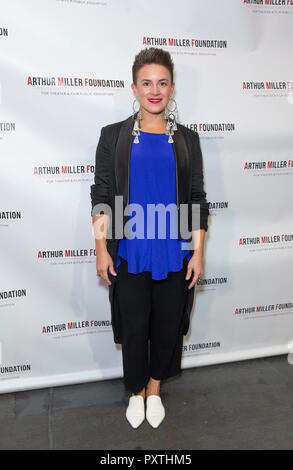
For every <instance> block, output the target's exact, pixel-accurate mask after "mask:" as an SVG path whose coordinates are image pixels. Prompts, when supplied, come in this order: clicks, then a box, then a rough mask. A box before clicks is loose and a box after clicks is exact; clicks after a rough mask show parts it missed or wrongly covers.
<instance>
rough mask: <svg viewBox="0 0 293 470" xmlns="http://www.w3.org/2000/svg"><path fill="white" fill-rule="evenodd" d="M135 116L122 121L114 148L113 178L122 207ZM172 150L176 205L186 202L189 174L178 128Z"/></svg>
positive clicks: (187, 160) (188, 163)
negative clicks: (174, 168) (120, 196)
mask: <svg viewBox="0 0 293 470" xmlns="http://www.w3.org/2000/svg"><path fill="white" fill-rule="evenodd" d="M134 120H135V115H132V116H130V117H129V118H127V119H126V120H125V121H123V123H122V125H121V128H120V131H119V136H118V140H117V144H116V148H115V156H114V160H115V177H116V188H117V193H118V194H119V195H123V204H124V207H125V206H126V205H127V204H129V200H128V197H129V164H130V155H131V147H132V139H133V136H132V129H133V125H134ZM172 137H173V144H172V145H173V150H174V155H175V161H176V178H177V180H176V188H177V204H178V205H179V204H183V203H187V202H188V181H189V174H190V158H189V154H188V149H187V145H186V142H185V138H184V135H183V134H182V132H181V130H180V127H179V126H178V129H177V131H174V134H173V136H172Z"/></svg>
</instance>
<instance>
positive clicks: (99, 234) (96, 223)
mask: <svg viewBox="0 0 293 470" xmlns="http://www.w3.org/2000/svg"><path fill="white" fill-rule="evenodd" d="M92 221H93V229H94V235H95V244H96V253H97V254H98V255H99V253H102V252H105V251H107V246H106V233H107V227H108V221H109V219H108V216H107V215H106V214H99V215H94V216H93V217H92Z"/></svg>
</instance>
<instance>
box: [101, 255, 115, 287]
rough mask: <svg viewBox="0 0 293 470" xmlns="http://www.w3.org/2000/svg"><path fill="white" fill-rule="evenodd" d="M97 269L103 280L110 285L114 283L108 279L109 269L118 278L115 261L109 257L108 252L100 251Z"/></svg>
mask: <svg viewBox="0 0 293 470" xmlns="http://www.w3.org/2000/svg"><path fill="white" fill-rule="evenodd" d="M96 267H97V274H98V275H99V276H101V278H102V279H104V280H105V281H106V282H107V284H108V285H111V284H112V283H111V282H110V280H109V277H108V268H109V271H110V273H111V274H112V275H113V276H117V274H116V272H115V270H114V265H113V260H112V258H111V256H110V255H109V252H108V250H103V251H99V253H98V254H97V257H96Z"/></svg>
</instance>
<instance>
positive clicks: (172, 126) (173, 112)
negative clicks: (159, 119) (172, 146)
mask: <svg viewBox="0 0 293 470" xmlns="http://www.w3.org/2000/svg"><path fill="white" fill-rule="evenodd" d="M170 101H173V103H174V105H173V109H172V108H171V109H170V107H169V104H170ZM165 119H167V121H168V122H167V127H166V134H167V135H168V136H169V139H168V142H169V143H173V139H172V135H173V134H174V131H177V124H176V119H177V120H178V114H177V103H176V101H175V100H174V99H173V98H170V100H169V103H168V104H167V106H166V108H165Z"/></svg>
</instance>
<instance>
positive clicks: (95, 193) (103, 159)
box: [91, 127, 110, 215]
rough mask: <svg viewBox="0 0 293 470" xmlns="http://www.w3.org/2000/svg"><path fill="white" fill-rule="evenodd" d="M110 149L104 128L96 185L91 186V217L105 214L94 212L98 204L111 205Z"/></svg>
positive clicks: (99, 147) (97, 154)
mask: <svg viewBox="0 0 293 470" xmlns="http://www.w3.org/2000/svg"><path fill="white" fill-rule="evenodd" d="M109 166H110V149H109V147H108V145H107V142H106V139H105V128H104V127H102V129H101V134H100V139H99V142H98V145H97V149H96V166H95V179H94V181H95V183H94V184H92V185H91V204H92V211H91V215H98V214H104V211H103V210H100V211H97V210H95V211H94V214H93V208H94V207H95V205H96V204H99V203H106V204H110V200H109V199H110V181H109V178H110V171H109Z"/></svg>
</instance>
